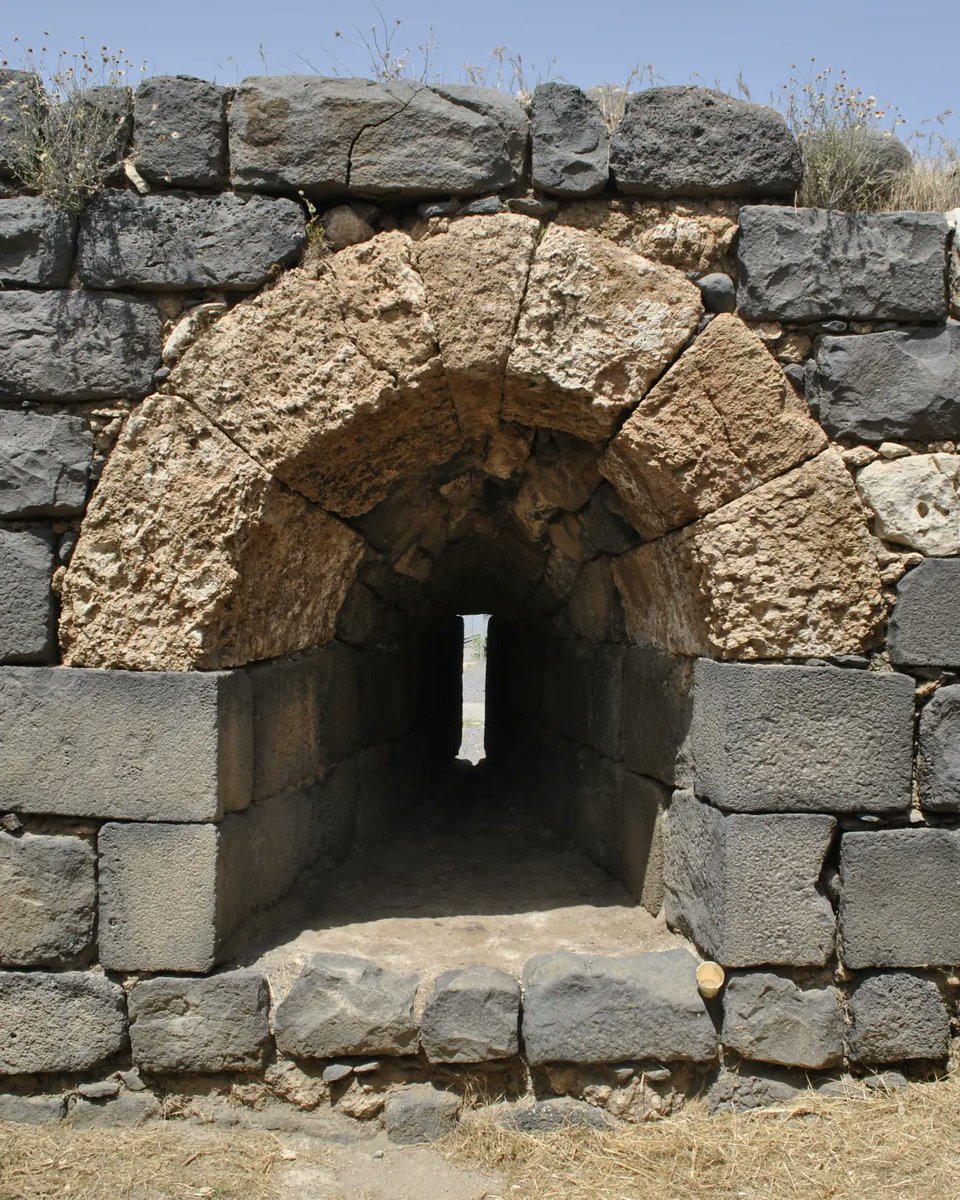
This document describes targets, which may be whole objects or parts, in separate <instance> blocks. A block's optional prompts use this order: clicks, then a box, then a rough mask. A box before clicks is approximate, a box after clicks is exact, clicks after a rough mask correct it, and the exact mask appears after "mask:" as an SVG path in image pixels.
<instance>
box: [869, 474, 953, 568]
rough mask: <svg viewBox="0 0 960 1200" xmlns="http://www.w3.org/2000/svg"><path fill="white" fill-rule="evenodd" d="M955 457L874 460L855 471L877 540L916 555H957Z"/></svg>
mask: <svg viewBox="0 0 960 1200" xmlns="http://www.w3.org/2000/svg"><path fill="white" fill-rule="evenodd" d="M958 486H960V455H956V454H909V455H906V456H905V457H903V458H897V459H892V460H890V461H887V460H885V459H878V460H877V461H876V462H872V463H869V464H868V465H867V466H865V467H864V468H863V470H861V471H858V472H857V491H858V492H859V493H860V495H861V496H862V497H863V500H864V502H865V503H866V504H867V505H869V507H870V508H872V509H873V512H874V514H875V518H876V519H875V522H874V532H875V533H876V535H877V536H878V537H881V538H883V539H884V540H885V541H888V542H895V543H897V544H898V545H901V546H909V547H910V549H911V550H919V551H920V553H921V554H937V555H951V554H958V553H960V494H958Z"/></svg>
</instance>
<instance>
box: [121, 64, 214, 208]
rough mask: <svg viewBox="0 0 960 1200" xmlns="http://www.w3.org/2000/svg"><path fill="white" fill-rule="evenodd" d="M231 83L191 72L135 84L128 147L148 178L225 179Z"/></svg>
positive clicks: (181, 183) (188, 183)
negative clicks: (130, 144) (212, 80)
mask: <svg viewBox="0 0 960 1200" xmlns="http://www.w3.org/2000/svg"><path fill="white" fill-rule="evenodd" d="M229 98H230V89H229V88H225V87H220V86H219V85H218V84H215V83H208V82H207V81H206V80H205V79H194V78H193V77H192V76H190V75H155V76H153V77H151V78H150V79H144V80H143V82H142V83H141V84H140V86H139V87H138V88H137V91H136V95H135V96H134V104H133V150H132V153H131V157H132V159H133V164H134V166H135V167H136V169H137V171H138V172H139V173H140V174H141V175H142V176H143V178H144V179H146V180H148V181H149V182H150V183H157V184H167V185H168V186H171V187H215V186H217V185H218V184H223V183H226V182H227V101H228V100H229Z"/></svg>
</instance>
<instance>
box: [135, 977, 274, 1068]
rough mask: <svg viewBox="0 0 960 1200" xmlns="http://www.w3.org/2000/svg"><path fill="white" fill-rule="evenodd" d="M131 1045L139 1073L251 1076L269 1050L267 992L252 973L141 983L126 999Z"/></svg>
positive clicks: (261, 982) (259, 978) (262, 979)
mask: <svg viewBox="0 0 960 1200" xmlns="http://www.w3.org/2000/svg"><path fill="white" fill-rule="evenodd" d="M128 1003H129V1009H130V1044H131V1047H132V1049H133V1061H134V1062H135V1063H136V1064H137V1066H138V1067H139V1068H140V1070H142V1071H150V1072H157V1073H159V1074H167V1073H173V1074H185V1073H191V1072H194V1071H198V1072H203V1073H211V1072H219V1071H250V1070H256V1069H257V1068H258V1067H262V1066H263V1062H264V1058H265V1056H266V1053H267V1049H268V1047H269V1045H270V1023H269V1019H268V1014H269V1009H270V992H269V990H268V988H267V981H266V980H265V979H264V978H263V976H262V975H258V974H256V972H254V971H227V972H224V973H223V974H221V975H212V976H210V977H209V978H206V979H185V978H183V977H182V976H160V977H157V978H154V979H145V980H143V981H142V982H140V983H138V984H137V985H136V987H134V988H133V989H132V991H131V992H130V997H129V1002H128Z"/></svg>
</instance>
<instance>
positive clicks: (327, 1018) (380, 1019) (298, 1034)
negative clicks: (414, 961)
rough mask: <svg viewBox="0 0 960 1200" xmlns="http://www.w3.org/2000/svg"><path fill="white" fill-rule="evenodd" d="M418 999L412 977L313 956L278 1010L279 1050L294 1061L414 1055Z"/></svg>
mask: <svg viewBox="0 0 960 1200" xmlns="http://www.w3.org/2000/svg"><path fill="white" fill-rule="evenodd" d="M416 994H417V977H416V975H409V974H402V973H401V972H398V971H391V970H387V969H385V968H383V967H379V966H377V965H376V963H372V962H370V961H369V960H368V959H365V958H356V957H354V956H353V955H352V954H315V955H314V956H313V957H312V958H311V959H310V961H309V962H308V963H307V965H306V966H305V967H304V969H303V970H302V971H301V972H300V975H299V976H298V978H297V979H296V981H295V982H294V985H293V987H292V988H291V989H290V991H289V992H288V993H287V995H286V998H285V999H284V1000H283V1001H282V1002H281V1003H280V1005H279V1007H278V1008H277V1011H276V1015H275V1017H274V1034H275V1036H276V1039H277V1046H278V1047H279V1049H280V1050H282V1051H283V1053H284V1054H289V1055H291V1056H292V1057H294V1058H337V1057H338V1056H340V1055H342V1054H347V1055H354V1054H360V1055H362V1054H392V1055H397V1054H416V1052H417V1045H418V1035H417V1024H416V1020H415V1018H414V1014H413V1006H414V1001H415V999H416Z"/></svg>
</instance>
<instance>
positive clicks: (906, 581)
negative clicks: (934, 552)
mask: <svg viewBox="0 0 960 1200" xmlns="http://www.w3.org/2000/svg"><path fill="white" fill-rule="evenodd" d="M889 641H890V657H891V659H892V660H893V661H894V662H895V663H896V664H897V665H898V666H911V667H928V666H929V667H960V561H958V560H957V559H953V558H927V559H924V561H923V562H922V563H920V565H919V566H917V567H914V569H913V570H912V571H908V572H907V574H906V575H904V577H903V579H901V580H900V584H899V586H898V588H897V603H896V605H895V606H894V609H893V616H892V617H891V618H890V638H889Z"/></svg>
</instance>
